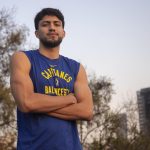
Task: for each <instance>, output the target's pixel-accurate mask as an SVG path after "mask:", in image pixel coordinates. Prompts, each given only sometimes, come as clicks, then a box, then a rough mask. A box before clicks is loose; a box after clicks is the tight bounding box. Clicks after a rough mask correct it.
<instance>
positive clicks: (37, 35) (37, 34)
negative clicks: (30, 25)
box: [34, 30, 39, 38]
mask: <svg viewBox="0 0 150 150" xmlns="http://www.w3.org/2000/svg"><path fill="white" fill-rule="evenodd" d="M34 33H35V36H36V37H37V38H39V33H38V30H36V31H35V32H34Z"/></svg>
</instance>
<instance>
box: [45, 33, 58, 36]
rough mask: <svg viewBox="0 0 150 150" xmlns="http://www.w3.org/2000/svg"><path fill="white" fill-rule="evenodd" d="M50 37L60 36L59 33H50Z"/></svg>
mask: <svg viewBox="0 0 150 150" xmlns="http://www.w3.org/2000/svg"><path fill="white" fill-rule="evenodd" d="M47 35H48V36H56V35H58V34H57V33H48V34H47Z"/></svg>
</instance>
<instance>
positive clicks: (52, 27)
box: [49, 23, 55, 31]
mask: <svg viewBox="0 0 150 150" xmlns="http://www.w3.org/2000/svg"><path fill="white" fill-rule="evenodd" d="M49 31H55V26H54V25H53V24H52V23H51V24H50V25H49Z"/></svg>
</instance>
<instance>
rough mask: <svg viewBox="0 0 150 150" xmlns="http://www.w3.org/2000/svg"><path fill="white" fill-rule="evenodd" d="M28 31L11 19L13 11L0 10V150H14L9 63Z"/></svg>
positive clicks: (14, 131) (14, 121) (13, 118)
mask: <svg viewBox="0 0 150 150" xmlns="http://www.w3.org/2000/svg"><path fill="white" fill-rule="evenodd" d="M27 33H28V30H27V28H26V27H25V26H19V25H17V24H16V23H15V21H14V18H13V9H11V10H8V9H1V10H0V129H1V130H0V141H1V142H0V148H1V150H7V149H10V150H12V149H14V142H15V141H16V119H15V103H14V101H13V98H12V95H11V93H10V88H9V63H10V56H11V55H12V53H13V52H15V51H16V50H18V49H20V48H21V46H22V44H23V43H24V42H25V40H26V35H27Z"/></svg>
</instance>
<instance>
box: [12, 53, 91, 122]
mask: <svg viewBox="0 0 150 150" xmlns="http://www.w3.org/2000/svg"><path fill="white" fill-rule="evenodd" d="M10 64H11V65H10V69H11V77H10V85H11V91H12V94H13V97H14V99H15V101H16V104H17V106H18V108H19V109H20V111H22V112H25V113H30V112H35V113H45V114H47V115H50V116H53V117H57V118H61V119H64V120H78V119H83V120H91V119H92V114H93V102H92V94H91V91H90V89H89V87H88V81H87V76H86V73H85V70H84V68H83V66H82V65H80V69H79V73H78V75H77V79H76V81H75V84H74V91H75V93H74V95H73V94H69V95H67V96H49V95H45V94H40V93H35V92H34V87H33V83H32V80H31V78H30V76H29V73H30V68H31V64H30V62H29V60H28V58H27V56H26V55H25V54H24V53H23V52H16V53H15V54H13V56H12V57H11V63H10Z"/></svg>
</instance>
